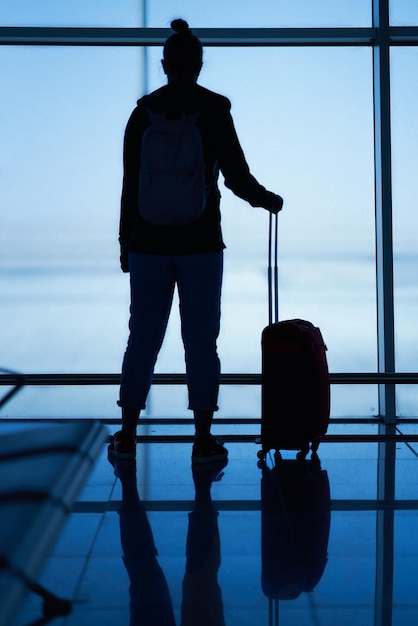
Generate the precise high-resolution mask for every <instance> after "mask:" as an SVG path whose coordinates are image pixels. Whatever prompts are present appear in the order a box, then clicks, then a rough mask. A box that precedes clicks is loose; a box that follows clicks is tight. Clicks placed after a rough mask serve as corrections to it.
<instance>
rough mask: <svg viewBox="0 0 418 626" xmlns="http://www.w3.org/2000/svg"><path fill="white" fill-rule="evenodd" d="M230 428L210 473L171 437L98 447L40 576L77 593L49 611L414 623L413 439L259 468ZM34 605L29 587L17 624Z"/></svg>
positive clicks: (233, 620)
mask: <svg viewBox="0 0 418 626" xmlns="http://www.w3.org/2000/svg"><path fill="white" fill-rule="evenodd" d="M349 428H350V427H340V426H339V427H336V426H334V427H331V428H330V432H331V433H332V432H338V433H340V432H344V433H346V432H350V431H349V430H348V429H349ZM351 428H352V427H351ZM368 428H369V429H368V430H367V431H365V432H369V433H376V430H375V427H372V426H369V427H368ZM354 431H355V432H359V428H358V427H356V429H354V430H351V432H354ZM411 432H413V431H412V429H411ZM231 439H232V441H228V444H227V447H228V449H229V451H230V458H229V463H228V464H227V465H226V466H225V467H216V468H213V470H212V471H208V472H206V471H199V472H192V469H191V465H190V453H191V444H190V441H181V438H174V439H173V441H171V442H170V441H165V442H149V441H147V442H146V443H142V444H139V445H138V456H137V461H136V463H135V462H124V463H116V464H111V463H110V462H109V461H108V459H107V454H106V447H103V450H102V453H101V455H100V458H99V460H98V462H97V464H96V466H95V469H94V470H93V472H92V474H91V476H90V478H89V480H88V481H87V484H86V485H85V487H84V489H83V491H82V493H81V494H80V497H79V499H78V501H77V502H76V504H75V506H74V508H73V511H72V513H71V514H70V515H69V518H68V522H67V525H66V527H65V528H64V531H63V532H62V534H61V536H60V538H59V540H58V542H57V544H56V546H55V549H54V551H53V552H52V554H51V555H50V557H49V559H48V560H47V562H46V565H45V568H44V571H43V573H42V576H41V581H42V583H43V584H44V585H46V586H47V587H48V588H50V589H51V590H52V591H53V592H54V593H56V594H58V595H59V596H62V597H66V598H70V599H71V600H72V601H73V609H72V612H71V614H70V615H68V616H67V617H60V618H56V619H54V620H53V622H52V623H53V624H56V626H87V625H88V626H95V625H99V624H100V626H107V625H109V626H110V625H111V626H115V624H116V625H118V626H122V625H124V624H126V625H128V624H129V625H131V626H137V625H138V626H139V625H140V624H146V625H155V626H157V625H158V626H166V625H167V626H171V625H173V626H174V625H175V624H177V625H180V624H181V625H183V626H188V625H190V626H205V625H208V626H209V625H210V626H221V625H224V624H225V625H228V626H238V625H239V626H246V625H248V626H250V625H251V626H254V625H255V624H257V625H262V624H266V625H273V624H279V623H280V625H281V626H287V625H298V626H299V625H301V626H302V625H303V626H310V625H312V626H318V625H321V626H322V625H327V626H328V625H329V626H331V625H332V626H335V625H337V624H338V626H345V625H347V626H348V625H350V626H351V625H352V624H353V623H354V624H356V626H372V625H374V624H376V625H379V626H380V625H382V626H383V625H385V626H386V625H389V624H392V625H393V626H401V625H406V624H408V625H411V624H414V623H416V622H417V618H418V593H417V592H418V582H417V581H418V532H417V530H416V529H417V526H418V454H417V444H416V443H408V442H401V443H399V442H397V443H396V444H395V443H393V442H390V441H389V442H386V444H384V445H383V444H380V445H379V444H378V443H372V442H366V443H323V444H321V447H320V450H319V452H320V458H321V467H318V466H315V464H312V463H311V462H308V463H306V464H305V466H304V467H303V468H302V469H301V468H300V466H298V465H297V464H295V463H294V462H293V461H288V459H292V458H294V454H293V453H286V454H285V461H284V463H282V464H281V465H278V466H276V467H274V460H273V459H272V458H271V457H270V456H269V457H268V458H267V464H266V466H265V467H264V468H261V467H258V465H257V449H258V448H257V446H256V445H255V444H254V443H251V442H249V441H244V442H243V441H238V440H236V441H234V440H233V439H234V438H233V437H231ZM237 439H238V438H237ZM290 485H292V487H291V488H290ZM41 616H42V602H41V600H40V599H39V598H38V597H37V596H35V595H33V594H28V595H27V597H26V599H25V602H24V604H23V606H22V610H21V612H20V614H19V616H18V618H17V619H16V622H15V624H13V626H23V625H27V624H42V623H46V622H44V621H42V620H41ZM7 626H9V625H7Z"/></svg>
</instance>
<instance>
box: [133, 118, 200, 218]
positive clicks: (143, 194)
mask: <svg viewBox="0 0 418 626" xmlns="http://www.w3.org/2000/svg"><path fill="white" fill-rule="evenodd" d="M147 112H148V115H149V117H150V120H151V125H150V126H149V127H148V128H147V129H146V131H145V133H144V135H143V139H142V148H141V165H140V171H139V189H138V209H139V212H140V214H141V216H142V217H143V218H144V219H145V220H146V221H147V222H150V223H151V224H156V225H159V226H183V225H185V224H189V223H191V222H194V221H196V220H197V219H198V218H199V217H200V216H201V215H202V213H203V211H204V210H205V207H206V200H207V195H208V186H207V184H206V176H205V163H204V156H203V145H202V137H201V134H200V131H199V129H198V128H197V127H196V120H197V118H198V115H199V114H198V113H188V114H186V113H181V114H180V116H179V117H177V118H176V119H170V117H169V116H168V115H167V113H157V112H155V111H151V110H150V109H147Z"/></svg>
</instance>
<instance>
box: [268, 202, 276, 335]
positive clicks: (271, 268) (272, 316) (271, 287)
mask: <svg viewBox="0 0 418 626" xmlns="http://www.w3.org/2000/svg"><path fill="white" fill-rule="evenodd" d="M278 239H279V232H278V217H277V213H270V214H269V246H268V254H269V259H268V299H269V324H273V322H274V323H275V324H277V322H278V321H279V271H278V267H277V256H278Z"/></svg>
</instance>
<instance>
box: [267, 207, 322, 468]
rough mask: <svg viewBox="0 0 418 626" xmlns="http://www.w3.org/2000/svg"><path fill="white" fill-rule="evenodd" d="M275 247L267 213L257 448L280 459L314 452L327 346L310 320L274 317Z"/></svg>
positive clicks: (275, 234)
mask: <svg viewBox="0 0 418 626" xmlns="http://www.w3.org/2000/svg"><path fill="white" fill-rule="evenodd" d="M273 220H274V227H273ZM273 239H274V242H273ZM273 243H274V245H273ZM277 250H278V227H277V215H275V216H272V215H271V214H270V223H269V274H268V283H269V324H268V326H266V328H264V330H263V333H262V338H261V351H262V395H261V403H262V409H261V445H262V449H261V450H260V451H259V452H258V457H259V458H260V459H262V460H264V459H265V457H266V455H267V453H268V452H269V451H270V450H275V451H276V457H277V458H280V449H282V450H298V451H299V452H298V454H297V457H298V458H299V459H304V458H306V456H307V455H308V453H309V451H310V450H312V453H313V454H314V455H316V451H317V449H318V446H319V443H320V440H321V437H322V436H323V435H324V434H325V433H326V431H327V428H328V423H329V413H330V384H329V373H328V365H327V359H326V346H325V344H324V341H323V338H322V335H321V331H320V330H319V328H317V327H315V326H314V325H313V324H312V323H311V322H308V321H306V320H300V319H294V320H286V321H282V322H279V321H278V269H277ZM273 256H274V267H273ZM273 318H274V321H273Z"/></svg>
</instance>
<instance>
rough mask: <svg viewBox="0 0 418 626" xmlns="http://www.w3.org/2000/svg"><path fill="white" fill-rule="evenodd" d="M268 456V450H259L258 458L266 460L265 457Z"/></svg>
mask: <svg viewBox="0 0 418 626" xmlns="http://www.w3.org/2000/svg"><path fill="white" fill-rule="evenodd" d="M266 456H267V452H266V450H259V451H258V452H257V458H259V459H260V461H264V460H265V458H266Z"/></svg>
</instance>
